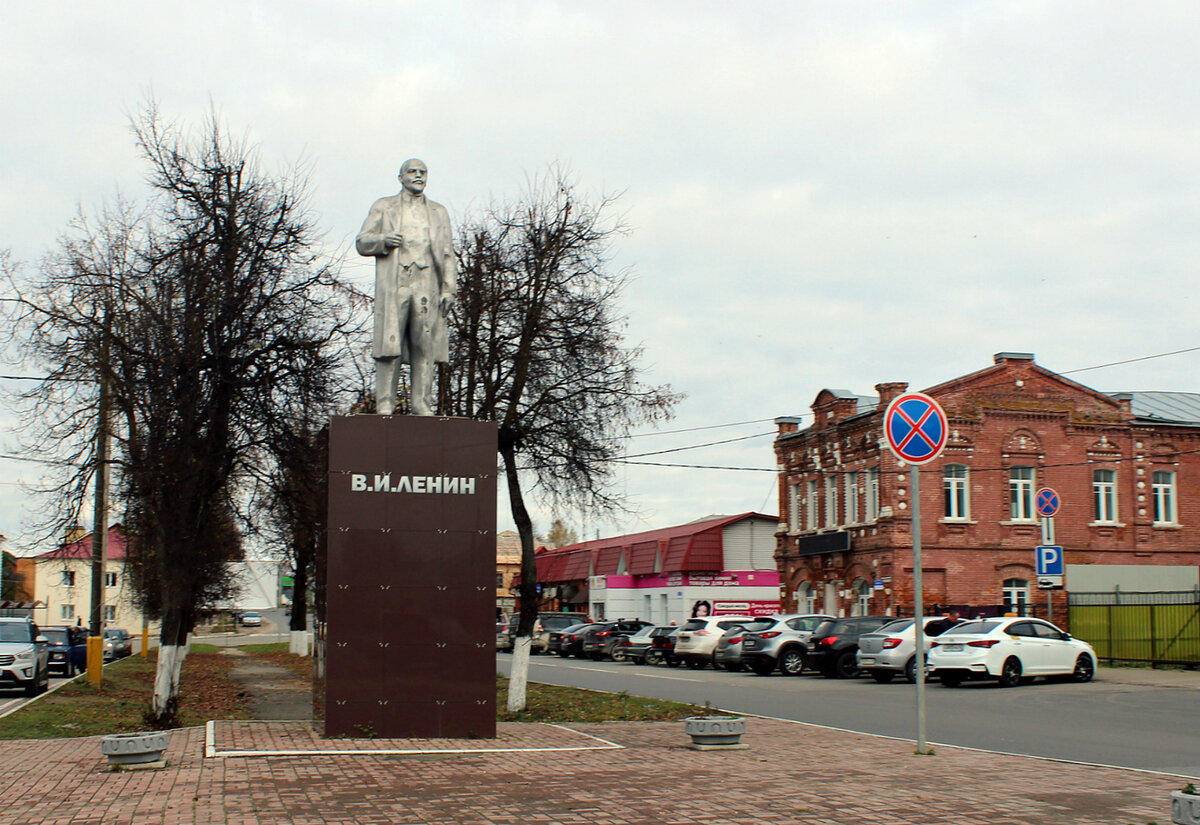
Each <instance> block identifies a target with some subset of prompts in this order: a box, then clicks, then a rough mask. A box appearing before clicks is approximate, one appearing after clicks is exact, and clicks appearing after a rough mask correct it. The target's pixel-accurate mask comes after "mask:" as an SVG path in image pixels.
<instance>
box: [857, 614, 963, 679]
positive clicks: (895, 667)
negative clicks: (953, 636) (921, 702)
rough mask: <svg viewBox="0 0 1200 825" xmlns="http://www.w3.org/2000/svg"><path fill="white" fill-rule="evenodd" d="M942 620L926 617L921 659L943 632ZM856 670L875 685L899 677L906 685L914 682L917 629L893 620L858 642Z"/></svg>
mask: <svg viewBox="0 0 1200 825" xmlns="http://www.w3.org/2000/svg"><path fill="white" fill-rule="evenodd" d="M945 622H946V619H945V618H943V617H942V616H926V617H925V621H924V622H923V627H924V631H925V655H926V657H928V655H929V648H930V645H931V643H932V641H933V638H934V637H935V636H937V635H938V634H939V633H941V632H942V631H943V625H944V624H945ZM858 667H859V670H865V671H866V672H867V673H869V674H871V678H872V679H874V680H875V681H876V682H890V681H892V679H894V678H896V676H897V675H898V674H901V673H903V674H904V678H905V679H907V680H908V681H909V682H910V683H914V684H915V683H916V681H917V628H916V623H915V622H913V620H912V619H897V620H896V621H894V622H890V623H888V624H885V625H884V626H883V627H881V628H879V629H878V630H876V631H874V632H873V633H864V634H862V635H861V636H860V637H859V638H858Z"/></svg>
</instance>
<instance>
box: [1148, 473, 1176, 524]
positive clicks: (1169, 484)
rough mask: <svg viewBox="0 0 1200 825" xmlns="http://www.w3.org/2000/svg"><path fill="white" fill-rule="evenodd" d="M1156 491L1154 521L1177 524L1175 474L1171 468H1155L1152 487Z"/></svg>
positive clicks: (1156, 522)
mask: <svg viewBox="0 0 1200 825" xmlns="http://www.w3.org/2000/svg"><path fill="white" fill-rule="evenodd" d="M1150 489H1151V490H1152V491H1153V493H1154V523H1155V524H1175V523H1177V522H1178V520H1179V518H1178V516H1177V515H1176V514H1175V474H1174V473H1172V472H1170V471H1169V470H1155V471H1154V475H1153V476H1152V484H1151V488H1150Z"/></svg>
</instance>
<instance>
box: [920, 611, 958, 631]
mask: <svg viewBox="0 0 1200 825" xmlns="http://www.w3.org/2000/svg"><path fill="white" fill-rule="evenodd" d="M961 623H962V619H961V618H959V615H958V611H957V610H951V611H950V612H949V613H947V614H945V615H944V616H942V618H941V620H940V621H936V622H934V623H933V624H931V625H929V629H928V630H926V631H925V633H926V635H928V636H941V635H942V634H943V633H945V632H946V631H947V630H949V629H950V628H952V627H954V626H955V625H956V624H961Z"/></svg>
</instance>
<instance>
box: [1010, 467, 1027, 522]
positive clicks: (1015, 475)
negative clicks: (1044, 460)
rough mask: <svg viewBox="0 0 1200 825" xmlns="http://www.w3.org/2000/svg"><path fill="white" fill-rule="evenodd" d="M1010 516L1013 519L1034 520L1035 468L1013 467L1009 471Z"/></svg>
mask: <svg viewBox="0 0 1200 825" xmlns="http://www.w3.org/2000/svg"><path fill="white" fill-rule="evenodd" d="M1008 502H1009V516H1010V517H1011V518H1012V520H1013V521H1032V520H1033V468H1032V467H1013V468H1012V469H1011V470H1009V471H1008Z"/></svg>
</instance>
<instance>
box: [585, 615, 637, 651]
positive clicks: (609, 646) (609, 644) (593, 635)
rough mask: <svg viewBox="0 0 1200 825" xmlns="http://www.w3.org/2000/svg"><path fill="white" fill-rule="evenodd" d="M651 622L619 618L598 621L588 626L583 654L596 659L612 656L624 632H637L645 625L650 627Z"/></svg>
mask: <svg viewBox="0 0 1200 825" xmlns="http://www.w3.org/2000/svg"><path fill="white" fill-rule="evenodd" d="M650 624H651V622H643V621H642V620H641V619H617V620H616V621H609V622H597V623H596V624H594V625H592V626H591V627H589V628H587V630H586V632H585V633H584V636H583V646H582V655H583V656H590V657H591V658H593V659H595V660H596V661H600V660H601V659H607V658H608V657H610V656H612V651H613V644H615V643H616V641H617V637H619V636H620V635H621V634H623V633H637V632H638V631H639V630H641V629H642V628H643V627H649V626H650Z"/></svg>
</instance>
